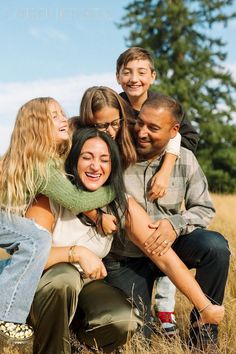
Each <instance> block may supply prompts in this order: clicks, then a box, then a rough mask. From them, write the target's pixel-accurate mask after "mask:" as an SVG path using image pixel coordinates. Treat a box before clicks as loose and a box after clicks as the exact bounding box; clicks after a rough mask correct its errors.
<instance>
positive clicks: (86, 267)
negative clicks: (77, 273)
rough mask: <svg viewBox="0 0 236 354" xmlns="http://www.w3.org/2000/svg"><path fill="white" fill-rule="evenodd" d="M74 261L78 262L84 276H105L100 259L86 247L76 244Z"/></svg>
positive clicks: (93, 277)
mask: <svg viewBox="0 0 236 354" xmlns="http://www.w3.org/2000/svg"><path fill="white" fill-rule="evenodd" d="M75 262H76V263H79V265H80V267H81V268H82V270H83V272H84V275H85V277H86V278H90V279H103V278H105V277H106V276H107V271H106V268H105V266H104V264H103V262H102V260H101V259H100V258H99V257H98V256H97V255H96V254H95V253H93V252H92V251H90V250H89V249H88V248H87V247H84V246H77V252H76V255H75Z"/></svg>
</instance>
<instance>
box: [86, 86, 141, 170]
mask: <svg viewBox="0 0 236 354" xmlns="http://www.w3.org/2000/svg"><path fill="white" fill-rule="evenodd" d="M104 107H113V108H116V109H117V110H118V111H119V112H120V118H123V121H122V124H121V127H120V129H119V132H118V134H117V137H116V142H117V144H118V146H119V149H120V152H121V156H122V159H123V167H124V168H127V167H128V166H129V165H130V164H133V163H135V162H136V160H137V154H136V150H135V147H134V144H133V142H132V136H131V134H130V130H129V125H130V126H131V125H132V124H134V117H133V112H132V110H131V108H130V107H129V105H128V104H127V103H126V102H125V100H124V99H123V98H122V97H121V96H120V95H119V94H118V93H116V92H115V91H114V90H112V89H111V88H109V87H105V86H93V87H90V88H89V89H87V90H86V91H85V93H84V95H83V97H82V100H81V104H80V117H79V124H80V125H82V126H92V125H94V124H95V121H94V113H96V112H98V111H100V110H101V109H103V108H104Z"/></svg>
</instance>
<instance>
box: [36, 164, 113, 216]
mask: <svg viewBox="0 0 236 354" xmlns="http://www.w3.org/2000/svg"><path fill="white" fill-rule="evenodd" d="M37 193H38V194H43V195H46V196H47V197H48V198H50V199H52V200H54V201H55V202H56V203H58V204H60V205H62V206H63V207H64V208H66V209H69V210H71V211H72V212H73V213H75V214H79V213H81V212H84V211H88V210H93V209H97V208H101V207H103V206H105V205H107V204H109V203H110V202H112V201H113V200H114V199H115V193H114V191H113V189H112V188H111V187H110V186H106V187H101V188H99V189H98V190H96V191H94V192H87V191H83V190H80V189H78V188H77V187H75V186H74V185H73V184H72V183H71V182H70V181H69V180H68V179H67V178H66V177H65V176H64V175H63V174H62V173H61V172H60V171H59V170H58V169H57V168H56V167H55V166H54V165H52V164H49V170H48V181H47V182H46V181H45V180H44V179H42V178H41V179H39V181H38V183H37Z"/></svg>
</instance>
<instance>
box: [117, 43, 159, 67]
mask: <svg viewBox="0 0 236 354" xmlns="http://www.w3.org/2000/svg"><path fill="white" fill-rule="evenodd" d="M132 60H148V61H149V64H150V69H151V71H152V72H153V71H155V66H154V60H153V57H152V55H151V53H150V52H149V51H148V50H146V49H144V48H141V47H131V48H129V49H127V50H126V51H124V52H123V53H121V54H120V56H119V58H118V59H117V61H116V74H119V71H120V69H121V67H122V66H126V65H127V63H128V62H130V61H132Z"/></svg>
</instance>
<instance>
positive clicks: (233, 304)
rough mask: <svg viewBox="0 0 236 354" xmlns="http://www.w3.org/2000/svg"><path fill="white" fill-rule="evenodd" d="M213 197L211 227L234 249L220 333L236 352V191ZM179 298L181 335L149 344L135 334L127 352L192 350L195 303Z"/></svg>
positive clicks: (84, 353)
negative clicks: (191, 315) (189, 341)
mask: <svg viewBox="0 0 236 354" xmlns="http://www.w3.org/2000/svg"><path fill="white" fill-rule="evenodd" d="M212 198H213V202H214V205H215V207H216V211H217V213H216V217H215V218H214V220H213V222H212V224H211V225H210V229H212V230H215V231H218V232H220V233H222V234H223V235H224V236H225V237H226V239H227V240H228V241H229V246H230V250H231V264H230V271H229V277H228V282H227V287H226V292H225V300H224V305H225V318H224V320H223V322H222V323H221V325H220V334H219V346H220V353H222V354H236V195H216V194H215V195H214V194H213V195H212ZM176 300H177V301H176V318H177V322H178V326H179V329H180V335H179V337H178V338H176V339H175V340H173V341H171V342H170V341H168V340H167V339H166V338H163V336H161V334H154V335H153V336H152V346H151V347H149V346H147V345H146V344H145V341H144V340H143V338H142V337H141V336H140V335H135V336H133V338H132V339H131V340H130V342H129V343H128V344H127V345H126V346H125V348H124V352H123V354H191V351H190V350H189V348H188V346H187V336H188V329H189V321H188V318H189V313H190V310H191V305H190V303H189V301H188V300H187V299H186V298H185V297H184V296H183V295H182V294H180V293H179V292H178V293H177V299H176ZM157 331H158V328H157ZM77 353H81V354H88V353H91V354H92V352H89V351H88V350H86V348H84V349H82V348H80V350H78V351H77ZM77 353H76V354H77Z"/></svg>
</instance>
